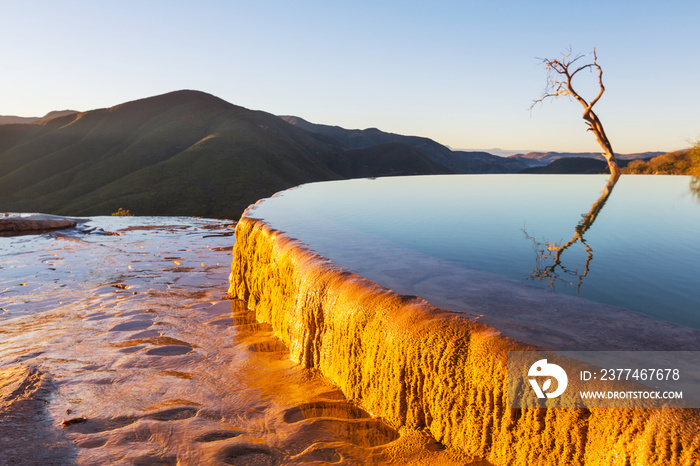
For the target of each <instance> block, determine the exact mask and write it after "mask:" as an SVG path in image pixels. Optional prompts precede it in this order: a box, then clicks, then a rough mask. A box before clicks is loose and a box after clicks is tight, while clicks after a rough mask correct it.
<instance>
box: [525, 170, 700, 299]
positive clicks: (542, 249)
mask: <svg viewBox="0 0 700 466" xmlns="http://www.w3.org/2000/svg"><path fill="white" fill-rule="evenodd" d="M619 178H620V175H618V174H612V175H610V178H608V181H607V183H606V185H605V189H603V193H602V194H601V196H600V197H599V198H598V199H597V200H596V201H595V202H594V203H593V205H591V209H590V210H589V211H588V212H587V213H585V214H583V215H581V221H580V222H579V223H578V225H576V228H575V229H574V235H573V236H572V237H571V239H570V240H569V241H567V242H566V243H561V244H560V243H554V242H550V241H546V242H540V241H537V239H536V238H535V237H534V236H531V235H529V234H528V233H527V231H526V230H525V229H523V233H525V237H526V238H527V239H529V240H530V241H532V245H533V248H534V250H535V253H536V256H537V257H536V259H535V263H536V265H535V269H534V270H533V271H532V273H531V274H530V278H532V279H533V280H539V281H541V282H544V281H546V282H547V285H548V286H550V287H551V288H552V289H555V286H556V284H557V282H563V283H565V284H570V285H572V286H576V293H577V294H578V292H579V291H580V290H581V285H582V284H583V279H584V277H585V276H586V275H588V271H589V269H590V265H591V261H592V260H593V249H592V248H591V247H590V246H589V245H588V243H587V242H586V239H585V238H584V236H583V235H584V234H585V233H586V232H587V231H588V229H589V228H590V227H591V226H592V225H593V222H595V219H596V218H597V217H598V214H599V213H600V211H601V210H602V209H603V206H604V205H605V203H606V202H607V200H608V198H609V197H610V194H611V193H612V191H613V188H614V187H615V184H616V183H617V180H618V179H619ZM698 180H700V178H698ZM691 184H692V183H691ZM695 186H697V188H698V190H697V191H694V192H695V193H696V194H697V195H698V196H699V197H698V198H699V199H700V181H697V182H696V183H695ZM577 242H580V243H581V244H582V245H583V248H584V250H585V251H586V253H587V255H588V257H587V258H586V262H585V264H584V268H583V273H579V271H578V269H572V268H569V267H567V266H566V265H565V264H564V263H563V258H562V255H563V254H564V251H566V250H567V249H568V248H570V247H571V246H573V245H574V244H576V243H577ZM567 277H572V278H573V279H574V280H576V281H577V283H576V284H575V285H574V281H573V280H571V281H570V280H567V279H566V278H567Z"/></svg>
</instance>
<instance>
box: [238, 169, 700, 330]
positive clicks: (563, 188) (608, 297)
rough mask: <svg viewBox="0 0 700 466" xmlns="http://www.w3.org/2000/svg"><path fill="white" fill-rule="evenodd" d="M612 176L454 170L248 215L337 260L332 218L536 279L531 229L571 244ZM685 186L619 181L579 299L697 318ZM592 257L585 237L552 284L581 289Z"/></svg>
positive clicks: (599, 222) (696, 271)
mask: <svg viewBox="0 0 700 466" xmlns="http://www.w3.org/2000/svg"><path fill="white" fill-rule="evenodd" d="M606 179H607V178H606V176H598V175H566V176H564V175H457V176H424V177H396V178H380V179H375V180H370V179H362V180H351V181H342V182H331V183H314V184H308V185H305V186H302V187H300V188H296V189H292V190H289V191H287V192H284V193H283V194H281V195H279V196H277V197H276V198H274V200H272V201H266V202H264V203H262V204H260V205H258V206H257V208H256V210H255V213H254V214H252V215H253V216H255V217H262V218H265V219H267V220H268V221H270V222H271V224H272V225H273V226H274V227H276V228H279V229H281V230H284V231H287V232H289V233H290V234H291V236H294V237H297V238H299V239H301V240H302V241H304V242H306V243H308V244H310V245H312V246H313V247H314V248H316V249H318V250H319V251H320V252H321V253H323V254H324V255H327V256H328V257H330V258H331V259H332V258H333V252H332V250H333V248H335V247H342V244H337V243H338V242H337V241H336V242H335V244H333V243H334V242H333V241H332V238H324V237H322V235H323V233H321V232H323V231H327V230H326V227H327V226H328V225H334V226H335V227H337V228H341V229H343V231H345V232H346V233H351V232H352V231H356V232H357V233H358V236H359V235H360V234H361V235H362V236H366V235H371V236H372V237H376V238H379V239H381V240H384V241H390V242H392V243H394V244H396V245H399V246H401V247H405V248H410V249H413V250H418V251H420V252H422V253H425V254H428V255H431V256H434V257H437V258H440V259H443V260H448V261H451V262H455V263H457V264H460V265H463V266H465V267H470V268H478V269H482V270H487V271H491V272H495V273H498V274H501V275H505V276H507V277H510V278H515V279H519V280H524V281H530V282H534V283H538V281H537V280H534V281H533V280H532V278H531V274H532V272H533V270H534V269H535V268H536V266H537V262H536V253H535V250H534V249H533V241H532V240H531V239H528V236H527V235H529V236H530V237H532V238H534V239H535V240H536V241H537V242H539V243H541V244H546V243H547V242H554V243H559V244H562V243H564V242H566V241H568V240H569V239H570V238H571V237H572V236H573V235H574V229H575V227H576V225H577V224H578V222H579V221H580V220H581V218H582V215H585V214H586V213H587V212H588V210H589V209H590V208H591V205H592V204H593V203H594V202H595V201H596V200H597V199H598V197H599V196H600V193H601V191H602V189H603V188H604V186H605V182H606ZM689 185H690V178H689V177H681V176H623V177H622V178H621V179H620V181H619V182H618V184H617V186H616V187H615V189H614V191H613V193H612V195H611V196H610V198H609V199H608V201H607V203H606V205H605V207H604V208H603V209H602V211H601V212H600V214H599V216H598V218H597V219H596V220H595V222H594V224H593V225H592V226H591V228H590V229H589V230H588V231H587V232H586V233H585V235H584V238H585V240H586V242H587V244H588V245H589V246H590V248H591V250H592V260H591V262H590V266H589V271H588V273H587V274H586V276H585V277H584V278H583V281H582V286H581V287H580V289H579V290H578V291H579V294H580V296H584V297H587V298H589V299H593V300H596V301H600V302H605V303H608V304H613V305H616V306H622V307H627V308H631V309H634V310H637V311H640V312H644V313H648V314H650V315H654V316H657V317H660V318H663V319H666V320H671V321H674V322H679V323H684V324H686V325H691V326H694V327H700V298H699V297H698V296H697V293H696V292H695V290H696V289H697V285H698V284H699V283H698V282H699V281H700V279H699V278H698V277H700V248H698V246H697V237H698V232H700V203H698V202H697V199H696V198H695V197H694V196H693V195H692V193H691V191H690V189H689ZM525 233H527V235H526V234H525ZM367 247H368V248H371V247H372V244H368V245H367ZM588 257H589V256H588V253H587V252H586V250H585V248H584V245H583V244H581V243H577V244H574V245H573V246H572V247H570V248H569V249H567V250H566V251H565V252H564V253H563V254H562V262H563V264H565V266H566V268H567V269H568V270H571V271H572V275H571V276H566V275H565V274H564V275H563V276H561V278H563V279H565V280H558V281H556V282H555V289H556V291H557V292H564V293H568V294H576V293H577V287H576V284H577V283H578V279H579V276H580V275H582V274H583V273H584V272H585V268H586V267H585V264H586V260H587V259H588ZM397 260H401V259H400V258H397ZM569 283H573V285H571V284H569ZM541 285H542V286H547V284H546V282H545V283H542V284H541Z"/></svg>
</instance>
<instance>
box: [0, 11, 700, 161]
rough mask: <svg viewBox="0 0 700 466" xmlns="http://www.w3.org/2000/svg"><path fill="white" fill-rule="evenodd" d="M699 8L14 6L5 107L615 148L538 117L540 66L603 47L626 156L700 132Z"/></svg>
mask: <svg viewBox="0 0 700 466" xmlns="http://www.w3.org/2000/svg"><path fill="white" fill-rule="evenodd" d="M699 23H700V2H697V1H696V0H685V1H679V0H666V1H663V2H661V1H656V2H640V1H637V0H635V1H615V0H604V1H598V0H588V1H585V2H584V1H563V0H559V1H536V0H533V1H527V2H526V1H522V0H518V1H502V0H501V1H490V0H474V1H469V0H462V1H432V2H428V1H424V2H417V1H410V0H402V1H379V0H375V1H364V0H362V1H360V0H355V1H333V0H324V1H320V0H319V1H306V0H297V1H289V0H285V1H264V0H257V1H254V0H250V1H205V0H204V1H197V2H194V1H190V2H183V1H148V0H142V1H127V0H119V1H87V0H86V1H78V0H63V1H61V2H56V1H52V0H51V1H49V0H36V1H19V0H17V1H6V0H0V51H1V53H0V57H1V58H2V71H1V72H0V115H21V116H40V115H43V114H45V113H47V112H48V111H50V110H57V109H66V108H71V109H76V110H91V109H95V108H102V107H109V106H112V105H116V104H119V103H122V102H125V101H128V100H134V99H138V98H143V97H148V96H152V95H156V94H162V93H165V92H169V91H172V90H177V89H198V90H201V91H205V92H209V93H211V94H214V95H217V96H219V97H221V98H223V99H225V100H227V101H229V102H231V103H234V104H238V105H242V106H244V107H247V108H251V109H257V110H264V111H267V112H271V113H274V114H278V115H280V114H292V115H297V116H301V117H303V118H305V119H307V120H309V121H312V122H316V123H326V124H336V125H340V126H343V127H346V128H367V127H378V128H380V129H383V130H385V131H392V132H397V133H402V134H415V135H421V136H427V137H430V138H433V139H435V140H437V141H439V142H442V143H444V144H448V145H450V146H452V147H454V148H468V149H488V148H493V147H500V148H503V149H518V150H520V149H522V150H558V151H598V150H599V149H598V146H597V144H596V142H595V140H594V138H593V136H592V134H590V133H587V132H586V131H585V125H584V123H583V120H582V119H581V108H580V106H579V104H578V103H575V102H569V101H566V100H560V101H557V102H554V103H552V104H545V105H544V106H541V107H537V108H536V109H534V110H533V111H532V112H530V111H529V107H530V104H531V102H532V100H533V99H535V98H537V97H539V96H540V94H541V93H542V91H543V89H544V83H545V74H546V73H545V69H544V68H543V67H542V66H541V65H540V64H539V62H538V60H537V59H536V57H556V56H558V55H559V54H560V53H561V52H563V51H564V50H565V49H566V47H567V44H568V43H570V44H571V46H572V47H573V48H574V50H576V51H581V52H586V51H590V50H591V49H592V48H593V47H597V50H598V56H599V62H600V63H601V64H602V66H603V67H604V71H605V74H604V80H605V84H606V87H607V92H606V94H605V96H604V97H603V99H602V100H601V101H600V103H599V104H598V106H596V109H597V110H598V114H599V116H600V118H601V119H602V121H603V123H604V125H605V126H606V129H607V132H608V136H609V137H610V139H611V140H612V143H613V147H614V148H615V150H616V151H617V152H623V153H624V152H638V151H647V150H675V149H679V148H683V147H686V146H687V145H688V141H689V140H690V139H695V138H698V137H700V86H699V85H698V82H699V81H700V34H698V25H699Z"/></svg>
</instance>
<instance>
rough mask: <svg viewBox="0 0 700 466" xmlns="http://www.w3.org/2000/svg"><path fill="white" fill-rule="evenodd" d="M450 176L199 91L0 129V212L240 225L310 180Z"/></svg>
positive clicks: (404, 150) (394, 151)
mask: <svg viewBox="0 0 700 466" xmlns="http://www.w3.org/2000/svg"><path fill="white" fill-rule="evenodd" d="M449 172H450V170H448V169H446V168H445V167H443V166H441V165H440V164H436V163H433V162H432V161H431V160H429V159H428V158H427V157H426V156H425V155H423V154H422V153H421V152H419V151H415V150H414V149H413V148H411V147H410V146H407V145H401V144H397V145H393V146H392V147H389V148H387V150H386V151H382V150H378V149H368V150H348V149H346V148H342V147H338V146H336V145H334V144H329V143H328V141H327V140H324V138H322V137H319V136H318V135H315V134H313V133H310V132H307V131H305V130H303V129H300V128H296V127H294V126H293V125H290V124H288V123H287V122H285V121H284V120H282V119H280V118H278V117H276V116H274V115H271V114H268V113H265V112H260V111H252V110H248V109H245V108H242V107H238V106H236V105H232V104H230V103H228V102H225V101H224V100H221V99H219V98H217V97H214V96H212V95H209V94H205V93H202V92H197V91H177V92H172V93H169V94H164V95H160V96H156V97H151V98H147V99H142V100H137V101H133V102H128V103H125V104H122V105H118V106H116V107H112V108H107V109H100V110H93V111H89V112H82V113H76V114H72V115H67V116H62V117H59V118H54V119H51V120H48V121H41V122H37V123H33V124H8V125H2V126H0V211H24V212H31V211H40V212H45V213H51V214H59V215H105V214H110V213H112V212H114V211H116V210H117V209H118V208H120V207H123V208H125V209H128V210H129V211H130V212H131V213H132V214H135V215H199V216H210V217H234V218H237V217H238V216H239V215H240V214H241V212H242V211H243V210H244V209H245V208H246V207H247V206H248V205H249V204H251V203H253V202H255V201H256V200H258V199H260V198H262V197H267V196H270V195H271V194H273V193H275V192H277V191H279V190H282V189H286V188H289V187H291V186H295V185H298V184H301V183H306V182H311V181H321V180H333V179H342V178H351V177H357V176H384V175H389V174H433V173H449Z"/></svg>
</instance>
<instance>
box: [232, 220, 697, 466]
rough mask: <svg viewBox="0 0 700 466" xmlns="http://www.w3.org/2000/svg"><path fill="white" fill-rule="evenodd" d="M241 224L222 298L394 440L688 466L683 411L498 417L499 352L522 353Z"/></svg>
mask: <svg viewBox="0 0 700 466" xmlns="http://www.w3.org/2000/svg"><path fill="white" fill-rule="evenodd" d="M253 215H254V210H252V211H249V212H248V214H247V216H244V217H243V218H242V219H241V221H240V222H239V223H238V226H237V227H236V245H235V247H234V250H233V263H232V271H231V275H230V288H229V294H230V295H231V296H232V297H236V298H240V299H243V300H245V301H246V302H247V303H248V306H249V307H250V308H252V309H254V310H255V314H256V317H257V319H258V320H260V321H262V322H267V323H270V324H271V325H272V327H273V329H274V332H275V334H276V335H277V336H278V337H279V338H280V339H281V340H282V341H284V343H286V344H287V346H288V347H289V349H290V357H291V358H292V359H293V360H294V361H296V362H298V363H299V364H301V365H303V366H304V367H307V368H311V367H313V368H317V369H319V370H320V371H321V372H322V373H323V374H324V375H326V376H327V377H328V378H329V379H330V380H331V381H333V382H334V383H335V384H337V385H338V386H339V387H340V388H341V390H342V391H343V393H344V394H345V395H346V396H347V397H348V398H350V399H352V400H355V401H356V402H358V403H359V404H360V405H361V406H362V407H363V408H365V409H366V410H367V411H368V412H369V413H371V414H372V415H374V416H376V417H381V418H383V419H384V420H386V421H387V422H388V424H390V425H391V426H393V427H394V428H397V429H399V430H400V431H402V432H406V431H415V430H426V431H427V432H429V433H430V435H432V436H433V437H434V438H435V439H436V440H438V441H439V442H441V443H443V444H444V445H446V446H448V447H452V448H455V449H458V450H461V451H463V452H465V453H467V454H469V455H472V456H475V457H481V458H484V459H486V460H488V461H489V462H491V463H493V464H499V465H532V464H567V465H568V464H571V465H618V464H620V465H626V464H633V465H650V464H659V465H662V464H664V465H665V464H682V465H691V464H698V462H700V453H698V451H699V450H700V415H699V414H698V412H697V411H695V410H661V409H657V410H642V409H628V410H622V409H599V410H588V409H548V410H545V409H529V410H515V409H510V408H509V405H508V401H507V366H508V351H515V350H526V349H535V347H534V346H529V345H526V344H524V343H520V342H518V341H516V340H513V339H511V338H508V337H505V336H503V335H502V334H501V333H500V332H499V331H498V330H497V329H495V328H493V327H489V326H487V325H485V324H483V323H481V322H477V321H474V320H470V319H469V318H466V317H464V316H460V315H457V314H455V313H451V312H448V311H444V310H442V309H438V308H436V307H434V306H431V305H430V304H429V303H427V302H426V301H424V300H422V299H420V298H418V297H414V296H402V295H398V294H396V293H394V292H392V291H390V290H387V289H385V288H382V287H381V286H379V285H377V284H375V283H372V282H370V281H368V280H366V279H364V278H362V277H360V276H358V275H356V274H353V273H351V272H347V271H344V270H343V269H341V268H339V267H338V266H336V265H334V264H333V263H331V262H330V261H328V260H327V259H325V258H323V257H321V256H319V255H318V254H316V253H314V252H312V251H311V250H309V249H308V248H307V247H305V246H303V245H302V244H301V243H299V242H298V241H295V240H294V239H293V238H290V237H288V236H286V235H285V234H284V233H282V232H280V231H276V230H274V229H273V228H272V227H271V226H270V225H268V224H267V223H265V222H263V221H260V220H256V219H254V218H252V216H253Z"/></svg>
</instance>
